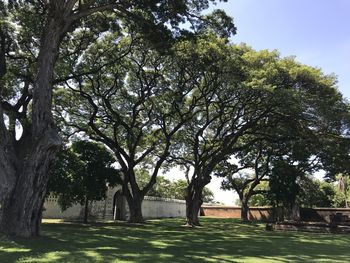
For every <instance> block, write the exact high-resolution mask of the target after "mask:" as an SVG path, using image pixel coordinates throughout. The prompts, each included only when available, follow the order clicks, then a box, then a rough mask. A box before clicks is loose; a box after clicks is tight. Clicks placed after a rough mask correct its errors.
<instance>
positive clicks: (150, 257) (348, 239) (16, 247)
mask: <svg viewBox="0 0 350 263" xmlns="http://www.w3.org/2000/svg"><path fill="white" fill-rule="evenodd" d="M201 220H202V223H203V227H202V228H194V229H191V228H184V227H183V226H182V225H183V219H162V220H150V221H148V222H147V223H146V224H145V225H129V224H127V223H125V222H109V223H92V224H85V225H82V224H79V223H74V222H62V221H60V220H49V221H45V223H44V224H43V236H42V237H39V238H34V239H31V240H27V239H9V238H7V237H5V236H1V235H0V263H3V262H4V263H11V262H118V263H122V262H128V263H129V262H140V263H146V262H150V263H156V262H171V263H173V262H182V263H187V262H191V263H192V262H224V263H225V262H228V263H232V262H259V263H260V262H332V263H333V262H349V261H348V259H349V258H350V251H349V250H348V244H349V243H350V236H347V235H334V234H311V233H296V232H267V231H265V228H264V224H254V223H252V224H243V223H240V222H239V221H238V220H234V219H215V218H202V219H201Z"/></svg>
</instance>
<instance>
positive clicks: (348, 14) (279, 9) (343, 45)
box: [169, 0, 350, 205]
mask: <svg viewBox="0 0 350 263" xmlns="http://www.w3.org/2000/svg"><path fill="white" fill-rule="evenodd" d="M216 8H221V9H224V10H225V11H226V13H227V14H229V15H230V16H232V17H233V18H234V22H235V25H236V27H237V34H236V35H235V36H234V37H233V38H232V42H233V43H241V42H244V43H247V44H248V45H249V46H251V47H253V48H254V49H256V50H261V49H269V50H273V49H277V50H278V51H280V53H281V55H282V56H296V60H298V61H300V62H302V63H304V64H307V65H311V66H315V67H319V68H321V69H322V70H323V72H324V73H326V74H331V73H334V74H336V75H337V76H338V81H339V82H338V88H339V90H340V91H341V92H342V93H343V95H344V96H345V97H346V98H348V99H350V0H229V1H228V2H227V3H220V4H218V5H217V6H216ZM169 176H170V177H171V178H174V179H184V177H183V174H182V173H181V172H180V171H177V170H172V171H171V175H170V174H169ZM220 184H221V182H220V179H218V178H213V180H212V182H211V183H210V184H209V185H208V187H209V188H210V189H211V190H212V191H213V192H214V196H215V199H216V200H217V201H220V202H222V203H224V204H226V205H232V204H234V202H235V200H236V199H237V195H236V194H234V193H233V192H231V191H222V190H220Z"/></svg>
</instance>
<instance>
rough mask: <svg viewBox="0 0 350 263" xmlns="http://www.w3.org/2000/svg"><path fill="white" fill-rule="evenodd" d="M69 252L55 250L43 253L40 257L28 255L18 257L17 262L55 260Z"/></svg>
mask: <svg viewBox="0 0 350 263" xmlns="http://www.w3.org/2000/svg"><path fill="white" fill-rule="evenodd" d="M69 254H70V253H69V252H62V251H55V252H49V253H45V254H43V255H42V256H41V257H30V258H26V259H20V260H19V261H18V262H23V263H27V262H57V261H59V260H60V259H62V258H65V257H67V256H68V255H69Z"/></svg>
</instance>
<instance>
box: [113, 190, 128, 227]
mask: <svg viewBox="0 0 350 263" xmlns="http://www.w3.org/2000/svg"><path fill="white" fill-rule="evenodd" d="M112 212H113V219H114V220H125V208H124V197H123V195H122V193H121V191H117V192H116V193H115V194H114V197H113V211H112Z"/></svg>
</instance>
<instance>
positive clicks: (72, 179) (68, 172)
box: [48, 141, 120, 210]
mask: <svg viewBox="0 0 350 263" xmlns="http://www.w3.org/2000/svg"><path fill="white" fill-rule="evenodd" d="M114 162H115V160H114V158H113V156H112V155H111V153H110V152H109V151H108V150H106V149H105V148H104V147H103V146H101V145H99V144H96V143H92V142H88V141H78V142H73V144H72V146H71V147H69V148H67V149H64V150H63V151H62V152H61V153H60V154H59V156H58V158H57V160H56V161H55V163H54V165H53V166H52V168H51V175H50V181H49V187H48V190H49V192H50V193H51V194H53V195H55V196H57V197H58V203H59V205H60V207H61V208H62V210H66V209H67V208H69V207H70V206H72V205H73V204H75V203H80V204H82V205H83V204H85V202H87V200H88V201H90V202H91V201H99V200H102V199H104V198H106V191H107V187H108V186H114V185H116V184H117V183H120V174H119V172H118V171H117V170H116V169H115V168H114V167H113V163H114Z"/></svg>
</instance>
